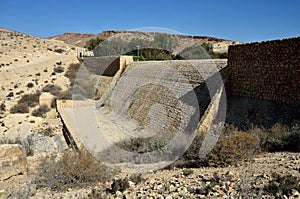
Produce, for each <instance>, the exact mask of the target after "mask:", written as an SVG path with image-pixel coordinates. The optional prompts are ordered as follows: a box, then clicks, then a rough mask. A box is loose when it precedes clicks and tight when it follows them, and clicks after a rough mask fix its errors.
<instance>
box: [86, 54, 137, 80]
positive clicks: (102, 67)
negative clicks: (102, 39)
mask: <svg viewBox="0 0 300 199" xmlns="http://www.w3.org/2000/svg"><path fill="white" fill-rule="evenodd" d="M132 62H133V58H132V56H103V57H86V58H84V60H83V65H84V66H85V67H86V68H87V69H88V70H89V72H90V73H91V74H96V75H102V76H109V77H112V76H114V75H115V74H116V73H117V72H118V71H119V70H120V69H121V68H125V67H126V66H127V65H129V64H130V63H132Z"/></svg>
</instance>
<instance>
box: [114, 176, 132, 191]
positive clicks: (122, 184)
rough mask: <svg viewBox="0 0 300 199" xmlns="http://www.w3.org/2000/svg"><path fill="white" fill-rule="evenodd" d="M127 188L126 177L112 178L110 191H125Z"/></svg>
mask: <svg viewBox="0 0 300 199" xmlns="http://www.w3.org/2000/svg"><path fill="white" fill-rule="evenodd" d="M128 188H129V181H128V178H124V179H122V178H121V179H114V180H113V183H112V185H111V191H112V193H116V192H117V191H121V192H123V191H125V190H126V189H128Z"/></svg>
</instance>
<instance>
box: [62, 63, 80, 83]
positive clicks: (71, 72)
mask: <svg viewBox="0 0 300 199" xmlns="http://www.w3.org/2000/svg"><path fill="white" fill-rule="evenodd" d="M79 68H80V64H70V66H69V68H68V70H67V71H66V73H65V77H67V78H69V80H70V82H71V85H72V84H74V81H75V78H76V75H77V73H78V71H79Z"/></svg>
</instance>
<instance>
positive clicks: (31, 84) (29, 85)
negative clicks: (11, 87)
mask: <svg viewBox="0 0 300 199" xmlns="http://www.w3.org/2000/svg"><path fill="white" fill-rule="evenodd" d="M26 87H27V88H33V87H34V84H33V83H31V82H29V83H28V84H27V85H26Z"/></svg>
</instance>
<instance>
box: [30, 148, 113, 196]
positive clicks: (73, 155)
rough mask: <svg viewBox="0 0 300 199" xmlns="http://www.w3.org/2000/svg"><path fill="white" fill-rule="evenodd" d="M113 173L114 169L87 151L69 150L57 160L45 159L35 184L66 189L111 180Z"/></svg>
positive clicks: (54, 188) (55, 188)
mask: <svg viewBox="0 0 300 199" xmlns="http://www.w3.org/2000/svg"><path fill="white" fill-rule="evenodd" d="M114 175H115V171H113V170H111V169H109V168H108V167H106V166H104V165H103V164H101V163H99V162H98V161H96V160H95V159H94V157H93V156H92V155H91V154H89V153H88V152H83V151H82V152H79V153H77V152H74V151H69V152H65V153H64V154H63V156H62V157H60V158H59V159H57V160H55V159H50V160H45V161H44V163H43V164H41V166H40V167H39V176H38V177H37V179H36V184H37V186H38V187H50V188H51V189H53V190H66V189H67V188H70V187H82V186H85V185H86V184H87V183H88V184H89V185H90V184H93V183H95V184H96V183H99V182H102V183H103V182H106V181H108V180H111V179H112V177H113V176H114Z"/></svg>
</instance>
